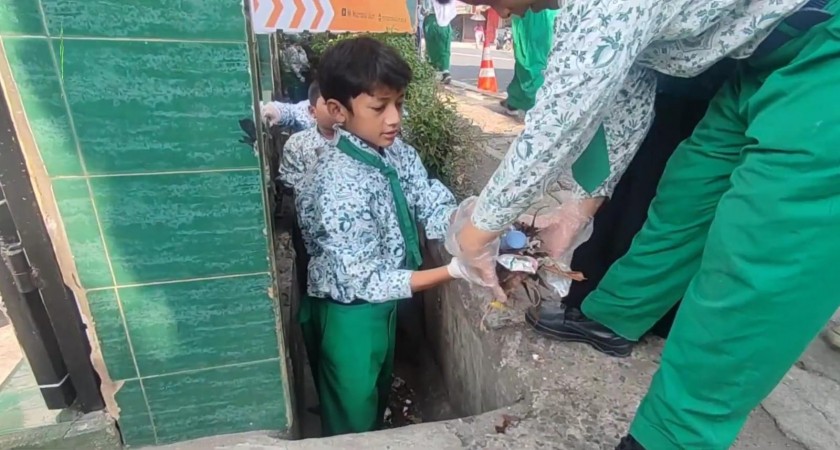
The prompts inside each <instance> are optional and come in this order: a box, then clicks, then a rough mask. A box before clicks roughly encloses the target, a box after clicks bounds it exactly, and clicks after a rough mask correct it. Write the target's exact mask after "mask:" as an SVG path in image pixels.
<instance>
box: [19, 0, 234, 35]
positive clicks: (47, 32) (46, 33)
mask: <svg viewBox="0 0 840 450" xmlns="http://www.w3.org/2000/svg"><path fill="white" fill-rule="evenodd" d="M38 1H39V2H40V0H38ZM44 26H45V27H46V21H44ZM2 36H3V37H9V38H16V39H57V38H56V37H53V36H50V34H49V31H46V30H45V34H43V35H41V34H14V33H7V34H2ZM61 39H63V40H65V41H111V42H154V43H157V42H162V43H169V44H172V43H183V44H229V45H243V44H245V43H246V42H245V41H244V40H243V41H231V40H224V39H176V38H171V39H167V38H151V37H113V36H112V37H109V36H67V35H65V36H62V38H61Z"/></svg>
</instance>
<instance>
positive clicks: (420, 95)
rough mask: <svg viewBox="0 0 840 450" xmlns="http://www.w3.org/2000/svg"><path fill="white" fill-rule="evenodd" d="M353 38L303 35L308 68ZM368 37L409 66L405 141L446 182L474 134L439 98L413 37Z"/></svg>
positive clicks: (449, 104)
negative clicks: (410, 78) (336, 44)
mask: <svg viewBox="0 0 840 450" xmlns="http://www.w3.org/2000/svg"><path fill="white" fill-rule="evenodd" d="M354 36H356V35H352V34H341V35H334V34H327V33H322V34H315V35H303V36H301V39H302V42H301V43H302V44H303V46H304V48H305V49H306V50H307V53H308V54H309V59H310V65H311V66H312V68H313V69H315V70H317V67H318V60H319V57H320V55H321V54H322V53H323V52H324V50H325V49H326V48H327V47H328V46H329V45H330V44H332V43H334V42H337V41H339V40H343V39H348V38H351V37H354ZM370 36H372V37H374V38H376V39H379V40H381V41H382V42H384V43H386V44H388V45H390V46H392V47H394V48H395V49H397V51H398V52H399V53H400V55H402V57H403V58H404V59H405V60H406V62H408V64H409V65H410V66H411V70H412V71H413V72H414V79H413V81H412V82H411V85H409V88H408V92H407V93H406V102H405V109H406V111H407V117H406V119H405V126H404V127H403V130H404V131H403V134H404V138H405V140H406V141H407V142H408V143H409V144H411V145H412V146H413V147H414V148H416V149H417V152H418V153H420V157H421V158H422V159H423V163H424V164H425V165H426V168H427V169H428V170H429V172H430V173H431V174H432V175H433V176H436V177H439V178H441V179H443V180H444V181H446V182H449V181H450V180H451V176H452V168H453V162H454V161H453V160H454V158H455V154H456V151H457V149H459V148H464V147H465V146H466V145H468V143H469V140H470V136H471V135H472V134H473V133H472V132H471V131H470V129H469V127H468V126H467V124H466V122H465V121H464V119H462V118H461V117H460V116H459V115H458V112H457V111H456V109H455V104H454V103H453V102H452V101H451V100H450V99H449V98H448V97H447V96H446V95H441V93H442V92H441V87H440V86H439V85H438V83H437V80H436V78H435V70H434V69H433V68H432V66H431V65H429V63H428V62H427V61H426V60H425V59H423V58H421V57H420V56H419V54H418V52H417V48H416V46H415V44H414V36H412V35H410V34H400V33H381V34H371V35H370Z"/></svg>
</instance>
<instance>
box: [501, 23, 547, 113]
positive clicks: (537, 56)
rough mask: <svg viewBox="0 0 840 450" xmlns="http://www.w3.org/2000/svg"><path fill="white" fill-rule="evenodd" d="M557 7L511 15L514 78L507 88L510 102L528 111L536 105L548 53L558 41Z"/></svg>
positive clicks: (513, 106) (516, 107)
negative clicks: (555, 20) (556, 36)
mask: <svg viewBox="0 0 840 450" xmlns="http://www.w3.org/2000/svg"><path fill="white" fill-rule="evenodd" d="M556 16H557V10H545V11H542V12H538V13H535V12H533V11H531V10H528V12H526V13H525V16H524V17H521V18H520V17H518V16H514V17H513V18H512V19H511V28H512V32H513V57H514V59H515V61H516V62H515V64H514V66H513V79H512V80H511V81H510V84H509V85H508V88H507V94H508V98H507V103H508V105H509V106H510V107H511V108H514V109H519V110H522V111H528V110H529V109H531V108H533V107H534V102H536V98H537V90H539V88H540V87H542V84H543V82H544V81H545V78H544V77H543V72H544V71H545V66H546V65H547V64H548V53H549V52H550V51H551V44H552V43H553V42H554V18H555V17H556Z"/></svg>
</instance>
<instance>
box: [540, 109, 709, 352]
mask: <svg viewBox="0 0 840 450" xmlns="http://www.w3.org/2000/svg"><path fill="white" fill-rule="evenodd" d="M708 104H709V102H708V101H703V100H699V101H698V100H692V99H686V98H684V97H677V96H671V95H666V94H661V95H659V96H657V99H656V106H655V110H656V119H655V120H654V122H653V124H652V126H651V129H650V132H649V133H648V136H647V138H646V139H645V141H644V143H643V144H642V146H641V148H639V151H638V153H637V154H636V156H635V157H634V158H633V161H632V162H631V163H630V166H629V167H628V168H627V171H626V172H625V173H624V175H623V176H622V177H621V181H619V183H618V185H617V186H616V188H615V191H614V192H613V195H612V198H611V199H610V200H608V201H607V202H606V203H605V204H604V205H603V206H602V207H601V208H600V209H599V210H598V213H597V214H596V215H595V217H594V224H593V231H592V236H591V237H590V238H589V240H588V241H586V242H585V243H583V244H582V245H581V246H580V247H578V249H577V250H575V253H574V258H573V259H572V268H573V269H574V270H577V271H580V272H582V273H583V274H584V275H585V276H586V280H584V281H579V282H574V283H572V286H571V289H570V290H569V295H568V296H566V298H564V299H563V304H562V305H556V304H554V303H550V302H549V303H547V302H543V304H542V305H540V307H539V308H532V309H529V310H528V312H527V313H526V317H525V318H526V322H527V323H528V324H530V325H531V326H532V327H534V329H535V330H536V331H537V332H539V333H541V334H543V335H545V336H547V337H555V334H559V335H560V336H562V330H563V328H564V324H565V322H566V316H567V314H573V312H572V311H568V310H569V309H579V308H580V307H581V305H582V303H583V300H584V299H585V298H586V297H587V296H588V295H589V294H590V293H592V292H593V291H594V290H595V288H597V286H598V285H599V284H600V282H601V280H602V279H603V277H604V275H605V274H606V273H607V270H609V268H610V267H611V266H612V265H613V264H614V263H615V261H616V260H618V259H619V258H621V257H622V256H624V254H625V253H627V251H628V250H629V248H630V244H631V242H632V241H633V238H634V237H635V236H636V234H637V233H638V232H639V230H641V228H642V226H643V225H644V223H645V221H646V220H647V212H648V209H649V208H650V204H651V201H652V200H653V197H654V196H655V194H656V187H657V186H658V184H659V180H660V179H661V178H662V173H663V171H664V170H665V164H666V163H667V161H668V159H669V158H670V157H671V155H672V154H673V153H674V149H675V148H677V146H678V145H679V144H680V142H682V141H683V140H684V139H686V138H688V137H689V136H690V135H691V133H692V131H693V130H694V128H695V127H696V126H697V123H698V122H699V121H700V119H701V118H702V117H703V114H704V113H705V111H706V108H707V107H708ZM675 312H676V307H673V308H672V310H671V311H669V312H668V313H667V314H666V315H665V316H664V317H663V318H662V319H661V320H660V321H658V322H657V323H656V324H655V325H654V326H653V329H652V331H653V332H654V333H656V334H658V335H660V336H663V337H664V336H666V335H667V332H668V330H669V329H670V325H671V322H672V321H673V317H674V315H675ZM555 330H559V331H561V333H554V332H553V331H555ZM628 348H629V346H628Z"/></svg>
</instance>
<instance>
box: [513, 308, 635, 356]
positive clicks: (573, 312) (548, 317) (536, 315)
mask: <svg viewBox="0 0 840 450" xmlns="http://www.w3.org/2000/svg"><path fill="white" fill-rule="evenodd" d="M525 321H526V322H527V323H528V325H530V326H531V327H532V328H533V329H534V330H535V331H536V332H537V333H539V334H541V335H543V336H546V337H549V338H552V339H556V340H558V341H564V342H582V343H584V344H589V345H591V346H592V347H594V348H595V350H598V351H599V352H601V353H604V354H606V355H609V356H614V357H617V358H625V357H627V356H630V354H631V353H632V352H633V345H634V344H635V342H633V341H630V340H628V339H624V338H623V337H621V336H619V335H617V334H615V332H613V331H612V330H610V329H609V328H607V327H605V326H603V325H601V324H600V323H598V322H595V321H594V320H589V319H587V318H586V316H584V315H583V313H582V312H581V311H580V310H579V309H577V308H567V307H566V306H565V305H541V306H539V307H536V308H530V309H528V311H527V312H526V313H525Z"/></svg>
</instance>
